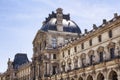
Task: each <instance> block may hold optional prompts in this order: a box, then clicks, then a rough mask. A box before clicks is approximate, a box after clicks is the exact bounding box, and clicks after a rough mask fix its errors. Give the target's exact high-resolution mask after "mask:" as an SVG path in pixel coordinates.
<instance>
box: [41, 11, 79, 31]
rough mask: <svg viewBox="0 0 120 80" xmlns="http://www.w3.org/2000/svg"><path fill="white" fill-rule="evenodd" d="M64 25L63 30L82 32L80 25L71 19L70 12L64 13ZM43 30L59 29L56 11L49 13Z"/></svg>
mask: <svg viewBox="0 0 120 80" xmlns="http://www.w3.org/2000/svg"><path fill="white" fill-rule="evenodd" d="M62 27H63V32H72V33H81V30H80V28H79V27H78V25H77V24H76V23H75V22H74V21H72V20H70V17H69V14H67V15H65V14H63V18H62ZM41 30H43V31H48V30H53V31H57V18H56V13H54V12H52V14H49V17H48V18H46V21H44V23H43V26H42V28H41Z"/></svg>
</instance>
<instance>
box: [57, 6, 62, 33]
mask: <svg viewBox="0 0 120 80" xmlns="http://www.w3.org/2000/svg"><path fill="white" fill-rule="evenodd" d="M62 11H63V9H62V8H58V9H57V10H56V12H57V13H56V17H57V24H56V26H57V31H63V25H62V20H63V13H62Z"/></svg>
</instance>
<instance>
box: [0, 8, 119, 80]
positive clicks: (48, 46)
mask: <svg viewBox="0 0 120 80" xmlns="http://www.w3.org/2000/svg"><path fill="white" fill-rule="evenodd" d="M33 52H34V53H33V57H32V62H29V61H28V60H26V61H27V62H25V63H24V65H20V66H19V67H18V66H16V67H17V68H16V67H15V69H13V68H14V67H13V66H11V64H12V62H11V61H10V60H9V61H8V66H9V67H8V70H7V71H6V72H5V73H4V74H0V79H1V80H120V16H119V15H117V13H115V14H114V17H113V18H112V19H111V20H109V21H107V20H106V19H103V23H102V24H101V25H100V26H96V25H95V24H93V29H92V30H91V31H88V30H87V29H85V32H84V33H81V30H80V28H79V27H78V25H77V24H76V23H75V22H74V21H72V20H71V19H70V15H69V14H63V10H62V9H61V8H58V9H57V10H56V13H55V12H52V14H49V16H48V17H47V18H46V20H45V21H44V22H43V25H42V27H41V29H40V30H38V32H37V34H36V36H35V38H34V40H33ZM19 61H21V59H20V60H19ZM11 68H12V69H11ZM11 70H12V72H10V73H9V71H11ZM13 74H14V76H11V77H9V76H10V75H13ZM13 77H14V78H13Z"/></svg>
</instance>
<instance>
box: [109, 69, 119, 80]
mask: <svg viewBox="0 0 120 80" xmlns="http://www.w3.org/2000/svg"><path fill="white" fill-rule="evenodd" d="M117 78H118V75H117V73H116V72H115V71H111V72H110V74H109V76H108V79H109V80H118V79H117Z"/></svg>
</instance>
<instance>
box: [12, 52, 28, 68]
mask: <svg viewBox="0 0 120 80" xmlns="http://www.w3.org/2000/svg"><path fill="white" fill-rule="evenodd" d="M28 62H29V60H28V57H27V54H24V53H18V54H16V55H15V57H14V61H13V68H14V69H18V67H19V66H21V65H23V64H25V63H28Z"/></svg>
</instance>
